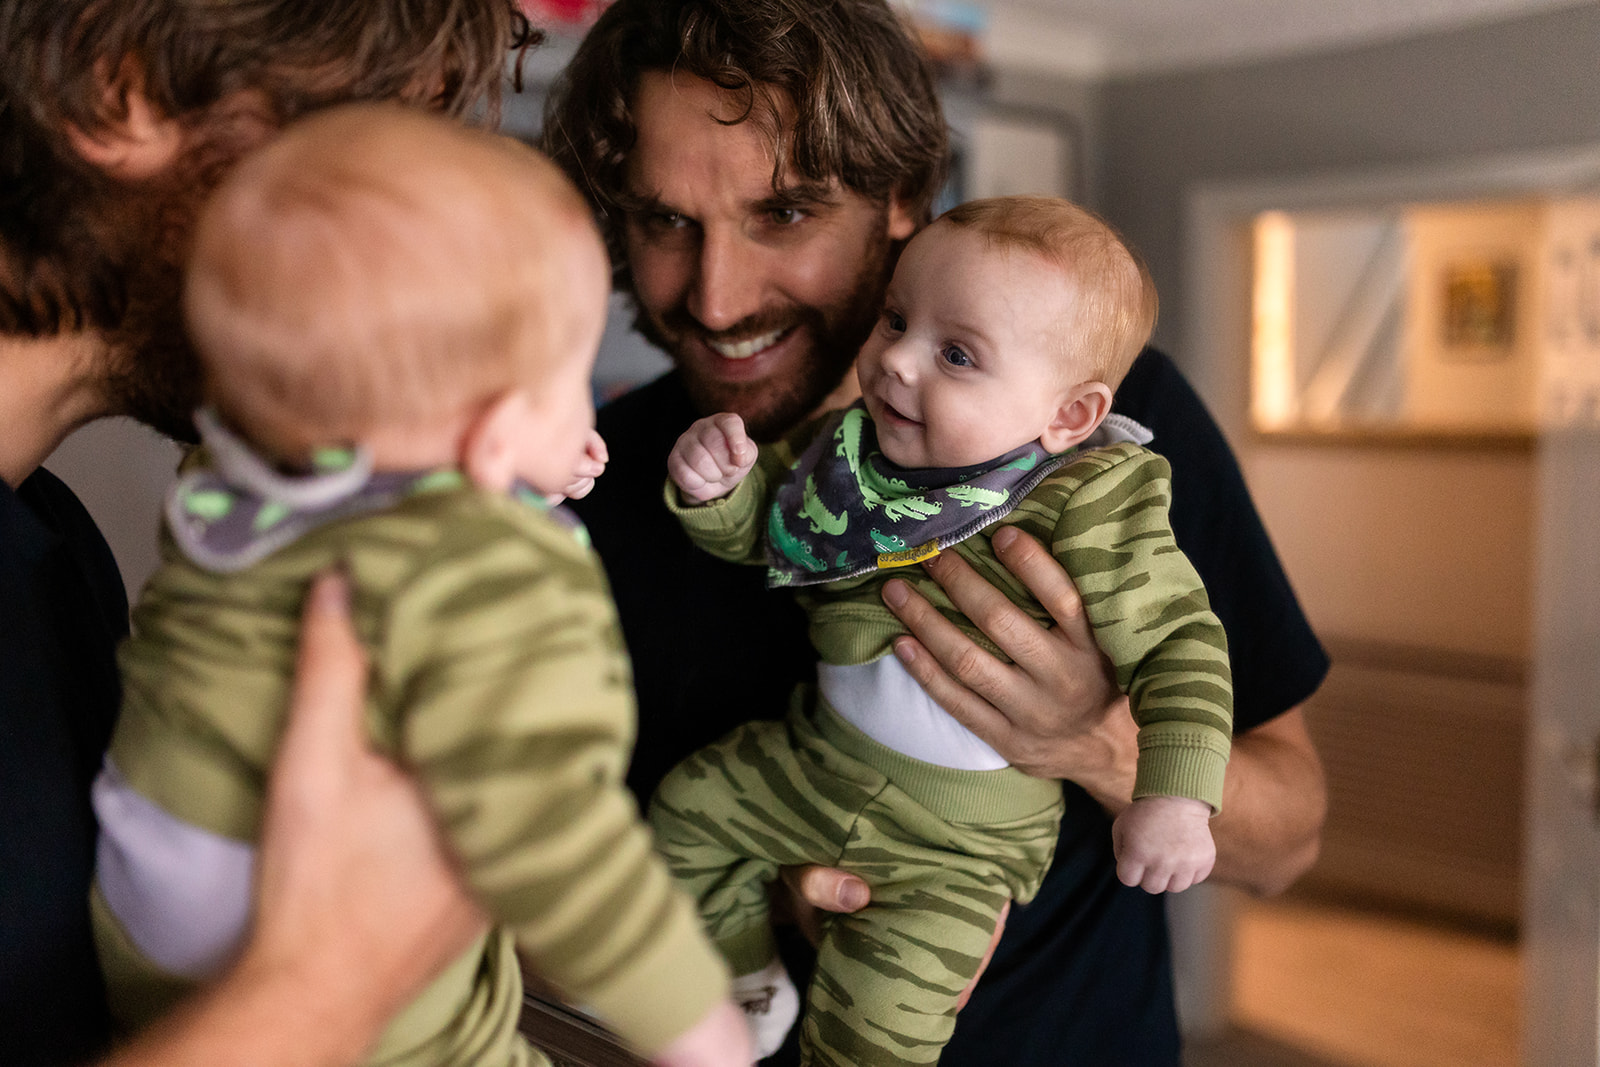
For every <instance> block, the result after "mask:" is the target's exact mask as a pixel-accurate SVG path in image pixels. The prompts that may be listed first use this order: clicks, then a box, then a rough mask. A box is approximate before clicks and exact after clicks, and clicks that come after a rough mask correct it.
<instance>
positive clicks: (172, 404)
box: [101, 136, 242, 443]
mask: <svg viewBox="0 0 1600 1067" xmlns="http://www.w3.org/2000/svg"><path fill="white" fill-rule="evenodd" d="M241 151H242V149H241V148H240V147H239V146H235V145H233V144H231V143H229V139H228V138H227V137H226V136H217V137H212V138H211V139H209V140H207V141H206V142H205V143H204V144H202V145H200V146H199V147H197V148H195V149H192V150H190V151H189V152H188V153H187V154H185V156H184V157H183V158H181V159H179V160H177V161H176V162H175V163H174V165H173V167H172V169H171V171H170V172H169V173H168V174H165V175H163V176H161V177H159V178H156V179H151V180H147V181H143V182H139V183H137V184H133V183H127V184H119V185H115V186H114V187H113V188H112V190H111V193H110V195H109V196H107V197H106V198H105V199H103V200H102V202H101V203H102V205H103V209H104V210H106V211H107V212H109V213H111V218H110V222H111V228H112V232H114V233H116V234H117V235H118V245H119V246H120V253H121V258H122V273H123V277H124V278H125V284H126V305H125V306H126V310H125V312H124V314H123V316H122V318H121V321H119V322H118V323H117V324H116V325H114V326H112V327H109V328H107V329H105V330H104V331H103V338H104V341H105V345H106V356H105V364H104V385H103V388H104V390H105V395H106V401H107V404H108V406H109V408H110V410H111V411H113V412H114V413H116V414H119V415H128V416H131V417H133V418H135V419H138V420H139V421H140V422H142V423H145V424H146V425H148V426H151V427H153V428H155V429H156V430H159V431H160V432H161V433H163V434H166V435H167V436H168V437H171V438H174V439H175V440H178V441H185V442H190V443H193V442H194V441H196V440H197V439H198V438H197V435H196V433H195V428H194V420H193V415H194V409H195V407H196V406H197V405H198V404H199V402H200V383H201V370H200V362H199V359H198V358H197V356H196V355H195V351H194V349H193V347H192V346H191V345H190V343H189V337H188V333H187V331H186V330H185V328H184V323H183V308H182V293H183V274H184V266H185V263H186V262H187V260H188V256H189V251H190V248H191V247H192V244H193V240H194V226H195V220H196V217H197V216H198V215H199V213H200V209H201V207H202V206H203V205H204V203H205V199H206V197H207V196H208V195H209V194H210V192H211V191H212V190H213V189H214V188H215V187H216V185H217V183H218V182H220V181H221V180H222V177H223V176H224V175H225V174H226V172H227V170H228V169H229V168H230V167H231V166H232V165H233V163H234V162H235V161H236V160H237V159H238V156H239V155H240V154H241Z"/></svg>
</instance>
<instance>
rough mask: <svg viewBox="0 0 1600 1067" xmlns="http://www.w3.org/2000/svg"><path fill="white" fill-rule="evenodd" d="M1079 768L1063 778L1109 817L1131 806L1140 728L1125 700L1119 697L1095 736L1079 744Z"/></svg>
mask: <svg viewBox="0 0 1600 1067" xmlns="http://www.w3.org/2000/svg"><path fill="white" fill-rule="evenodd" d="M1078 749H1079V755H1080V757H1081V762H1082V766H1081V767H1080V768H1079V769H1078V770H1077V771H1076V773H1074V774H1069V775H1064V776H1063V777H1066V778H1069V779H1070V780H1071V781H1072V782H1074V783H1075V784H1077V785H1078V786H1080V787H1081V788H1082V789H1083V790H1084V791H1085V792H1086V793H1088V794H1089V795H1090V796H1091V797H1093V798H1094V801H1095V803H1097V804H1099V805H1100V807H1101V808H1103V809H1104V810H1105V812H1106V813H1107V814H1108V815H1111V816H1113V817H1115V816H1117V815H1120V814H1121V813H1122V811H1123V810H1124V809H1125V808H1127V806H1128V805H1129V804H1132V803H1133V784H1134V779H1135V777H1136V775H1137V774H1138V768H1139V726H1138V724H1137V723H1135V722H1134V721H1133V712H1132V709H1131V708H1130V706H1129V704H1128V698H1127V697H1126V696H1123V695H1120V694H1119V695H1118V696H1117V697H1116V699H1114V700H1113V701H1112V702H1111V704H1110V705H1109V706H1107V708H1106V710H1105V713H1104V714H1103V715H1102V716H1101V717H1100V722H1099V724H1098V725H1097V727H1096V728H1095V730H1094V732H1093V733H1092V734H1090V735H1089V736H1088V737H1087V738H1084V739H1082V740H1081V741H1080V742H1079V744H1078Z"/></svg>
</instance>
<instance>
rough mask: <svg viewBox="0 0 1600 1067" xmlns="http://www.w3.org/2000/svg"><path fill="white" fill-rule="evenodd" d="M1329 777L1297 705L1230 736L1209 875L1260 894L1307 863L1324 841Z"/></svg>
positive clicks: (1279, 886)
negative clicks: (1230, 748) (1213, 865)
mask: <svg viewBox="0 0 1600 1067" xmlns="http://www.w3.org/2000/svg"><path fill="white" fill-rule="evenodd" d="M1327 810H1328V793H1327V783H1326V781H1325V779H1324V778H1323V774H1322V761H1321V760H1319V759H1318V758H1317V752H1316V748H1315V747H1314V746H1313V745H1312V743H1311V735H1310V734H1308V733H1307V732H1306V725H1305V717H1304V715H1303V714H1302V713H1301V710H1300V709H1299V708H1298V707H1296V708H1291V709H1290V710H1288V711H1286V712H1284V713H1283V714H1282V715H1279V716H1278V717H1277V718H1275V719H1270V720H1268V721H1267V722H1264V723H1262V724H1261V725H1259V726H1256V727H1254V728H1253V729H1250V730H1247V731H1245V732H1243V733H1241V734H1239V735H1238V736H1236V737H1235V738H1234V739H1233V754H1232V756H1231V757H1230V758H1229V761H1228V773H1227V779H1226V782H1225V784H1224V787H1223V803H1222V812H1221V813H1220V814H1219V815H1217V817H1216V818H1215V819H1213V820H1212V821H1211V832H1212V836H1213V837H1215V839H1216V843H1217V865H1216V868H1215V870H1214V871H1213V874H1212V877H1213V878H1216V879H1217V880H1219V881H1222V882H1226V883H1228V884H1229V885H1233V886H1237V887H1239V888H1241V889H1245V890H1248V891H1249V892H1251V893H1255V894H1258V895H1262V896H1268V895H1271V894H1274V893H1281V892H1283V891H1284V890H1285V889H1287V888H1289V886H1290V885H1291V884H1293V883H1294V881H1295V880H1296V879H1297V878H1299V877H1300V876H1301V875H1303V874H1304V873H1305V872H1306V871H1307V870H1309V869H1310V868H1311V865H1312V864H1313V863H1315V862H1316V860H1317V853H1318V851H1319V849H1320V848H1321V844H1322V821H1323V818H1324V817H1325V816H1326V814H1327Z"/></svg>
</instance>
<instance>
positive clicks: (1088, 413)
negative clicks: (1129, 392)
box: [1039, 382, 1111, 452]
mask: <svg viewBox="0 0 1600 1067" xmlns="http://www.w3.org/2000/svg"><path fill="white" fill-rule="evenodd" d="M1110 411H1111V387H1110V386H1109V385H1107V384H1106V383H1104V382H1083V383H1081V384H1079V385H1075V386H1073V387H1072V388H1071V389H1069V390H1068V391H1067V393H1066V395H1065V396H1063V397H1062V398H1061V405H1060V406H1059V407H1058V408H1056V413H1055V417H1054V418H1052V419H1051V420H1050V425H1048V426H1046V427H1045V428H1044V433H1042V434H1040V435H1039V443H1040V444H1042V445H1044V447H1045V451H1047V452H1065V451H1066V450H1067V449H1069V448H1071V447H1072V446H1073V445H1076V444H1078V443H1079V442H1080V441H1082V440H1083V439H1084V438H1085V437H1088V436H1089V435H1090V434H1092V433H1094V431H1095V427H1097V426H1099V425H1100V423H1101V422H1102V421H1103V420H1104V419H1105V417H1106V415H1107V414H1109V413H1110Z"/></svg>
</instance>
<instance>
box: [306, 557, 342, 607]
mask: <svg viewBox="0 0 1600 1067" xmlns="http://www.w3.org/2000/svg"><path fill="white" fill-rule="evenodd" d="M349 599H350V586H349V577H348V574H347V572H346V570H345V565H344V564H343V563H342V562H341V563H339V564H338V565H337V566H336V567H335V568H334V569H332V570H329V571H325V572H324V573H323V574H322V575H321V576H320V577H318V578H317V580H316V581H315V582H314V583H312V586H311V607H312V609H313V610H315V611H329V612H333V611H342V610H344V608H345V606H346V605H347V603H348V602H349Z"/></svg>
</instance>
